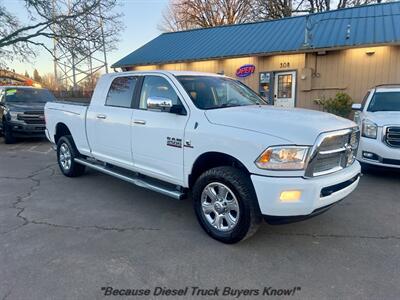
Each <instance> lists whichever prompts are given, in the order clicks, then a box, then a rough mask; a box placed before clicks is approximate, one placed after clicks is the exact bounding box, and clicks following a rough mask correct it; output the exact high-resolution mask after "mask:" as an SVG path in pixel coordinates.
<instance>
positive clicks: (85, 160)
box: [45, 71, 360, 243]
mask: <svg viewBox="0 0 400 300" xmlns="http://www.w3.org/2000/svg"><path fill="white" fill-rule="evenodd" d="M45 116H46V126H47V130H46V134H47V138H48V139H49V140H50V141H51V142H52V143H54V144H56V145H57V157H58V163H59V166H60V169H61V171H62V173H64V175H66V176H79V175H81V174H82V173H83V172H84V169H85V167H90V168H93V169H95V170H98V171H101V172H104V173H106V174H109V175H112V176H116V177H118V178H120V179H123V180H126V181H129V182H131V183H134V184H136V185H139V186H141V187H144V188H148V189H150V190H153V191H157V192H160V193H163V194H165V195H168V196H171V197H174V198H177V199H183V198H185V197H186V196H187V195H191V197H192V199H193V202H194V209H195V213H196V216H197V218H198V220H199V222H200V224H201V226H202V227H203V228H204V230H205V231H206V232H207V233H208V234H209V235H210V236H211V237H213V238H215V239H217V240H219V241H222V242H225V243H235V242H238V241H240V240H242V239H245V238H247V237H249V236H250V235H251V234H253V233H254V232H255V231H256V229H257V227H258V225H259V224H260V223H261V221H262V217H264V219H265V220H266V221H267V222H269V223H272V224H276V223H287V222H292V221H299V220H303V219H306V218H309V217H311V216H315V215H317V214H320V213H322V212H324V211H325V210H327V209H328V208H329V207H331V206H332V205H333V204H335V203H336V202H338V201H339V200H341V199H343V198H345V197H346V196H347V195H349V194H350V193H351V192H352V191H353V190H354V189H355V188H356V187H357V185H358V182H359V175H360V165H359V163H358V162H357V161H356V160H355V155H356V150H357V147H358V141H359V130H358V127H357V126H356V124H355V123H354V122H352V121H349V120H346V119H342V118H339V117H336V116H334V115H331V114H327V113H322V112H317V111H311V110H304V109H283V108H274V107H270V106H268V105H266V104H265V103H264V100H263V99H262V98H260V97H259V96H258V95H257V94H256V93H254V92H253V91H252V90H250V89H249V88H248V87H246V86H245V85H243V84H242V83H240V82H239V81H236V80H234V79H230V78H228V77H225V76H220V75H216V74H206V73H194V72H166V71H150V72H124V73H114V74H107V75H104V76H103V77H101V79H100V80H99V82H98V84H97V86H96V89H95V91H94V94H93V97H92V100H91V103H90V105H89V106H86V105H84V104H72V103H65V102H64V103H63V102H58V103H57V102H53V103H48V104H47V105H46V107H45ZM149 197H150V195H149Z"/></svg>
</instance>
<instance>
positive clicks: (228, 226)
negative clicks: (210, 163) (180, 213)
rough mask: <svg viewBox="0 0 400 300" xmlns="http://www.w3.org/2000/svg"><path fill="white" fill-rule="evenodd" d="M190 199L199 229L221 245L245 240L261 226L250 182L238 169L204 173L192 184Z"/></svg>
mask: <svg viewBox="0 0 400 300" xmlns="http://www.w3.org/2000/svg"><path fill="white" fill-rule="evenodd" d="M193 198H194V209H195V212H196V216H197V219H198V221H199V223H200V225H201V226H202V227H203V229H204V230H205V231H206V232H207V233H208V234H209V235H210V236H211V237H212V238H214V239H216V240H218V241H221V242H223V243H228V244H232V243H237V242H239V241H241V240H244V239H246V238H249V237H250V236H251V235H253V234H254V233H255V232H256V231H257V229H258V227H259V224H260V223H261V220H262V218H261V213H260V209H259V207H258V202H257V197H256V194H255V191H254V188H253V185H252V183H251V180H250V178H249V176H248V175H247V174H245V173H244V172H242V171H241V170H239V169H236V168H233V167H217V168H213V169H211V170H208V171H206V172H205V173H204V174H202V175H201V176H200V177H199V179H198V180H197V181H196V183H195V186H194V189H193Z"/></svg>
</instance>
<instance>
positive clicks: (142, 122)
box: [133, 120, 146, 125]
mask: <svg viewBox="0 0 400 300" xmlns="http://www.w3.org/2000/svg"><path fill="white" fill-rule="evenodd" d="M133 123H134V124H138V125H146V121H145V120H134V121H133Z"/></svg>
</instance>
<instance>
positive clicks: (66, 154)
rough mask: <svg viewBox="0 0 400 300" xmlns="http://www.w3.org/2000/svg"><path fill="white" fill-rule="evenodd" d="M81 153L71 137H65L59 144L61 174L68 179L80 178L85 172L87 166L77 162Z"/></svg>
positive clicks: (58, 157) (58, 156)
mask: <svg viewBox="0 0 400 300" xmlns="http://www.w3.org/2000/svg"><path fill="white" fill-rule="evenodd" d="M79 156H80V155H79V152H78V150H77V149H76V147H75V144H74V141H73V140H72V137H71V136H63V137H61V138H60V139H59V141H58V143H57V161H58V166H59V167H60V170H61V172H62V173H63V174H64V175H65V176H67V177H78V176H80V175H82V174H83V173H84V172H85V166H83V165H80V164H78V163H77V162H75V158H78V157H79Z"/></svg>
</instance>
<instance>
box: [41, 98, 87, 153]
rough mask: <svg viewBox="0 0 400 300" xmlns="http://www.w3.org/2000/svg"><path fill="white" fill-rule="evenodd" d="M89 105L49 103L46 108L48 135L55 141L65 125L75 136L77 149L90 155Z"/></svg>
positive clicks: (63, 102) (61, 102) (62, 102)
mask: <svg viewBox="0 0 400 300" xmlns="http://www.w3.org/2000/svg"><path fill="white" fill-rule="evenodd" d="M88 105H89V103H85V102H72V101H55V102H48V103H47V104H46V106H45V117H46V128H47V131H48V132H47V135H48V137H49V139H50V140H51V141H52V142H56V141H55V136H56V134H57V129H59V128H60V126H63V125H65V126H66V127H67V128H68V129H69V130H70V132H71V134H72V136H74V142H75V144H76V147H77V148H78V149H79V151H81V152H82V153H85V154H87V153H89V154H90V147H89V143H88V140H87V138H86V113H87V110H88Z"/></svg>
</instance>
